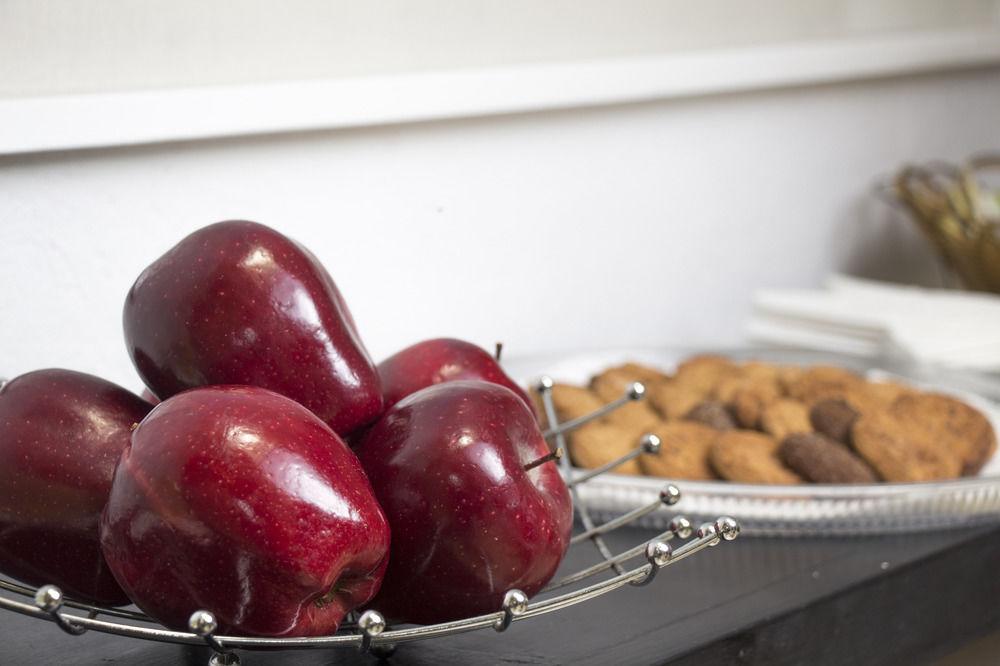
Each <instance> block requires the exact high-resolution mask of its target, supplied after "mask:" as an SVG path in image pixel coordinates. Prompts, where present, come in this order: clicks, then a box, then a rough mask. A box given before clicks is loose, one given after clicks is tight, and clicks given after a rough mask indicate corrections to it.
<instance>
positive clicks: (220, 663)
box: [208, 652, 240, 666]
mask: <svg viewBox="0 0 1000 666" xmlns="http://www.w3.org/2000/svg"><path fill="white" fill-rule="evenodd" d="M239 663H240V658H239V657H238V656H236V653H235V652H213V653H212V656H211V657H209V659H208V666H239Z"/></svg>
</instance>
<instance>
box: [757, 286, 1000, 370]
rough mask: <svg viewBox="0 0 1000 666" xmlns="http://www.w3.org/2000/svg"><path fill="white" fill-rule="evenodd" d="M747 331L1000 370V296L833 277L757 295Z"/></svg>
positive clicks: (763, 337)
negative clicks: (810, 286) (819, 285)
mask: <svg viewBox="0 0 1000 666" xmlns="http://www.w3.org/2000/svg"><path fill="white" fill-rule="evenodd" d="M748 335H749V337H750V338H751V339H753V340H755V341H758V342H764V343H769V344H776V345H781V346H784V347H798V348H806V349H816V350H821V351H832V352H841V353H848V354H857V355H864V356H878V357H884V358H885V357H887V358H898V359H900V360H905V361H907V362H911V363H915V364H920V365H926V366H935V367H940V368H953V369H964V370H978V371H983V372H995V371H1000V297H998V296H994V295H991V294H983V293H975V292H962V291H952V290H945V289H923V288H920V287H910V286H904V285H895V284H889V283H886V282H875V281H871V280H862V279H859V278H853V277H847V276H844V275H834V276H832V277H831V278H829V279H828V280H827V284H826V287H825V288H824V289H820V290H806V289H769V290H764V291H760V292H758V293H757V294H756V295H755V296H754V301H753V314H752V316H751V319H750V323H749V330H748Z"/></svg>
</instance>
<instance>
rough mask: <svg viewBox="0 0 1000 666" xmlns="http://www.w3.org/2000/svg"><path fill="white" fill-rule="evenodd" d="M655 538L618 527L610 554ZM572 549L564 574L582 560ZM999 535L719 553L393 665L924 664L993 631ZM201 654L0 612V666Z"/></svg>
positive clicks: (325, 660)
mask: <svg viewBox="0 0 1000 666" xmlns="http://www.w3.org/2000/svg"><path fill="white" fill-rule="evenodd" d="M650 536H652V533H650V532H644V531H642V530H619V531H618V532H616V533H615V534H614V535H613V536H612V538H611V542H612V546H613V547H615V548H614V549H615V550H618V549H623V548H624V547H627V546H629V545H633V544H634V543H637V542H638V541H640V540H641V539H643V538H649V537H650ZM590 555H591V553H590V552H589V551H588V550H586V549H576V550H575V552H574V553H573V554H572V555H571V561H569V562H567V563H566V567H567V568H579V567H581V566H583V565H585V564H588V563H590V560H589V557H590ZM998 599H1000V527H989V528H979V529H970V530H951V531H944V532H937V533H927V534H913V535H899V536H886V537H874V538H873V537H864V538H860V537H859V538H837V539H822V538H811V539H805V538H802V539H763V538H761V539H754V538H747V537H741V538H740V539H738V540H737V541H734V542H731V543H722V544H720V545H719V546H717V547H715V548H711V549H708V550H706V551H704V552H702V553H700V554H698V555H697V556H695V557H692V558H689V559H686V560H683V561H680V562H678V563H676V564H675V565H672V566H670V567H668V568H666V569H664V570H663V571H661V572H660V575H659V576H658V577H657V578H656V580H655V581H654V582H653V583H652V584H651V585H649V586H647V587H642V588H633V587H629V588H626V589H622V590H618V591H615V592H612V593H610V594H608V595H605V596H604V597H601V598H598V599H596V600H593V601H589V602H586V603H584V604H581V605H578V606H574V607H572V608H569V609H566V610H564V611H560V612H557V613H553V614H549V615H545V616H542V617H539V618H534V619H530V620H525V621H522V622H516V623H514V625H513V626H512V627H511V628H510V629H509V630H508V631H507V632H506V633H503V634H497V633H495V632H493V631H491V630H486V631H478V632H473V633H468V634H464V635H460V636H456V637H451V638H445V639H436V640H431V641H425V642H422V643H411V644H405V645H402V646H400V647H399V649H398V650H397V652H396V653H395V655H393V657H392V658H391V660H390V662H391V663H397V664H442V663H449V664H450V663H460V664H535V663H546V664H552V663H567V664H569V663H572V664H609V663H619V664H633V663H634V664H655V663H668V662H669V663H672V664H730V663H748V664H799V663H809V664H845V663H857V664H889V663H893V664H919V663H924V662H927V661H929V660H931V659H933V658H935V657H937V656H940V655H943V654H946V653H948V652H951V651H953V650H955V649H956V648H958V647H960V646H962V645H963V644H965V643H967V642H969V641H972V640H974V639H976V638H978V637H980V636H982V635H985V634H987V633H989V632H991V631H995V630H996V629H998V628H1000V603H998V601H997V600H998ZM208 657H209V653H208V651H207V650H206V649H202V648H190V647H184V646H178V645H169V644H161V643H150V642H145V641H138V640H134V639H127V638H120V637H116V636H108V635H103V634H100V633H95V632H89V633H87V634H85V635H83V636H80V637H72V636H69V635H65V634H63V633H62V632H60V631H59V630H58V629H57V627H56V626H55V625H53V624H51V623H49V622H45V621H40V620H37V619H33V618H29V617H24V616H21V615H17V614H14V613H8V612H4V611H0V664H2V665H4V666H6V665H8V664H10V665H14V664H18V665H20V664H118V663H129V664H151V665H153V664H205V663H207V660H208ZM241 658H242V663H243V664H244V665H245V666H254V665H261V666H264V665H270V666H274V665H279V664H331V663H344V664H371V663H373V662H374V660H373V659H372V658H371V657H369V656H367V655H363V654H359V653H357V652H353V651H351V652H348V651H331V650H319V651H316V650H311V651H281V652H249V651H244V652H242V653H241Z"/></svg>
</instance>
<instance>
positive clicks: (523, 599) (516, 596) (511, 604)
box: [503, 590, 528, 615]
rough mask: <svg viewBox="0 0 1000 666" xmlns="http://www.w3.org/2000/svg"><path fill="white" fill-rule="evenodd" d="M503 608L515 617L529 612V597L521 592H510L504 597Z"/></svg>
mask: <svg viewBox="0 0 1000 666" xmlns="http://www.w3.org/2000/svg"><path fill="white" fill-rule="evenodd" d="M503 608H504V610H508V611H510V612H511V613H513V614H514V615H520V614H521V613H523V612H524V611H526V610H528V595H527V594H525V593H524V592H522V591H521V590H508V591H507V594H505V595H503Z"/></svg>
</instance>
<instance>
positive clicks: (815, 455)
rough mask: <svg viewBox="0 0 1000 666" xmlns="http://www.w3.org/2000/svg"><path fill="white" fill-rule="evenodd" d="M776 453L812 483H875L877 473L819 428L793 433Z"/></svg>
mask: <svg viewBox="0 0 1000 666" xmlns="http://www.w3.org/2000/svg"><path fill="white" fill-rule="evenodd" d="M778 456H779V457H780V458H781V459H782V461H784V463H785V464H786V465H788V466H789V467H790V468H791V469H792V470H794V471H795V472H797V473H798V474H799V475H801V476H802V477H803V478H805V479H806V480H808V481H812V482H814V483H875V482H876V481H878V476H877V475H876V474H875V472H874V470H872V468H871V467H869V466H868V463H866V462H865V461H864V460H862V459H861V458H859V457H858V456H857V455H855V454H854V453H852V452H851V451H850V450H849V449H848V448H847V447H846V446H844V445H843V444H840V443H839V442H835V441H834V440H832V439H830V438H829V437H826V436H825V435H821V434H820V433H818V432H808V433H796V434H794V435H789V436H788V437H786V438H785V439H784V440H783V441H782V442H781V447H780V448H779V449H778Z"/></svg>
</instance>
